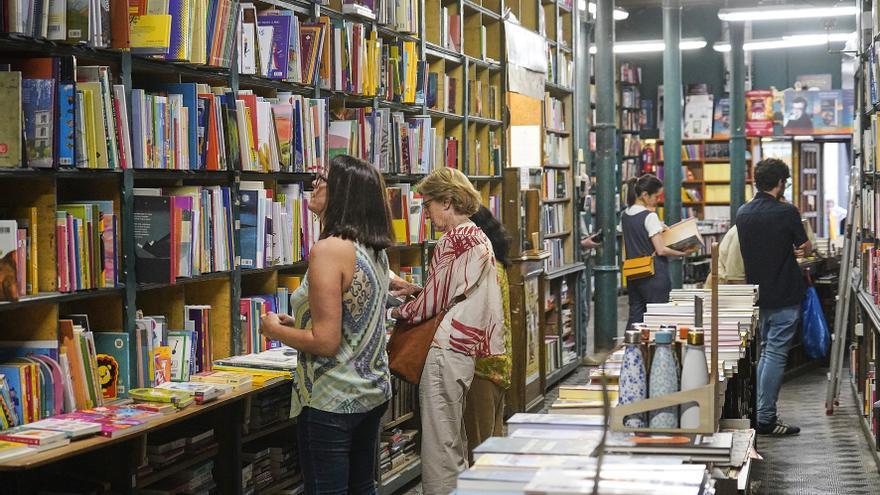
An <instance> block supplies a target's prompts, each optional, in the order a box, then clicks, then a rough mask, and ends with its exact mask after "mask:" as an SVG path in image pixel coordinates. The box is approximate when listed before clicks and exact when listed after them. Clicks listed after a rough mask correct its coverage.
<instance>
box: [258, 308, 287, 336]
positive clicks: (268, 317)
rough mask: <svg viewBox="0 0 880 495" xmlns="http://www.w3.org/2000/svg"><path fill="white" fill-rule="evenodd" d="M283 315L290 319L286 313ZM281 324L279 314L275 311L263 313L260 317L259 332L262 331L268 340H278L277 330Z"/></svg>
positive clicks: (278, 333) (279, 333) (278, 332)
mask: <svg viewBox="0 0 880 495" xmlns="http://www.w3.org/2000/svg"><path fill="white" fill-rule="evenodd" d="M283 316H284V317H287V319H289V320H292V318H290V317H289V316H287V315H283ZM282 325H283V323H282V317H281V316H279V315H278V314H276V313H266V314H265V315H263V317H262V318H260V333H262V334H263V336H264V337H266V338H267V339H269V340H280V337H281V332H280V331H279V330H281V328H280V327H281V326H282Z"/></svg>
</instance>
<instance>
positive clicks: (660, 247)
mask: <svg viewBox="0 0 880 495" xmlns="http://www.w3.org/2000/svg"><path fill="white" fill-rule="evenodd" d="M651 244H653V245H654V251H655V252H656V253H657V256H687V255H688V253H686V252H684V251H678V250H675V249H669V248H668V247H666V246H665V245H664V244H663V239H662V238H661V237H660V234H654V235H653V236H651Z"/></svg>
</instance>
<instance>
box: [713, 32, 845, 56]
mask: <svg viewBox="0 0 880 495" xmlns="http://www.w3.org/2000/svg"><path fill="white" fill-rule="evenodd" d="M854 36H856V33H812V34H794V35H791V36H783V37H782V38H773V39H764V40H751V41H747V42H745V43H743V50H744V51H747V52H750V51H754V50H777V49H782V48H801V47H806V46H820V45H824V44H826V43H832V42H845V41H849V40H850V39H851V38H852V37H854ZM712 48H713V49H715V51H716V52H729V51H730V43H716V44H715V45H714V46H713V47H712Z"/></svg>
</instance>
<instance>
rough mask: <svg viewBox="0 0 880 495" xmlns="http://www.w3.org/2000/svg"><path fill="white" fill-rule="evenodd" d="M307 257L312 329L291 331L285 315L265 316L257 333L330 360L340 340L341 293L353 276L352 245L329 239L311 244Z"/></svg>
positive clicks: (289, 321)
mask: <svg viewBox="0 0 880 495" xmlns="http://www.w3.org/2000/svg"><path fill="white" fill-rule="evenodd" d="M309 257H310V259H309V275H308V276H309V311H310V312H311V314H312V328H310V329H301V328H294V327H293V319H292V318H290V317H289V316H287V315H282V316H279V315H277V314H275V313H269V314H268V315H266V316H264V317H263V318H262V319H261V328H260V330H261V332H262V333H263V335H265V336H266V337H268V338H270V339H274V340H280V341H281V342H283V343H284V344H286V345H289V346H290V347H293V348H294V349H296V350H298V351H301V352H305V353H308V354H313V355H316V356H322V357H332V356H335V355H336V353H337V352H339V344H340V342H341V341H342V294H343V292H344V291H345V290H347V289H348V287H350V286H351V280H352V278H353V277H354V264H355V255H354V245H353V244H352V243H351V242H350V241H345V240H342V239H339V238H335V237H330V238H327V239H323V240H321V241H319V242H318V243H317V244H315V246H314V247H313V248H312V250H311V252H310V253H309Z"/></svg>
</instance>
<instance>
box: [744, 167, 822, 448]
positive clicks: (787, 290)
mask: <svg viewBox="0 0 880 495" xmlns="http://www.w3.org/2000/svg"><path fill="white" fill-rule="evenodd" d="M789 177H791V174H790V172H789V171H788V166H787V165H786V164H785V163H784V162H783V161H782V160H778V159H776V158H767V159H765V160H761V162H759V163H758V165H757V166H756V167H755V186H756V187H757V188H758V193H757V194H756V195H755V197H754V199H752V200H751V201H749V202H748V203H746V204H744V205H742V206H741V207H740V208H739V211H738V212H737V214H736V228H737V231H738V232H739V235H738V237H739V244H740V250H741V251H742V257H743V264H744V265H745V269H746V281H747V282H748V283H750V284H756V285H758V307H759V308H760V319H759V322H758V324H759V326H760V327H761V357H760V360H759V361H758V428H757V431H758V433H762V434H765V435H766V434H772V435H793V434H796V433H799V432H800V428H798V427H797V426H792V425H788V424H785V423H783V422H782V421H780V420H779V418H778V417H777V414H776V400H777V398H778V397H779V389H780V387H781V386H782V374H783V372H784V371H785V362H786V360H787V358H788V349H789V346H790V345H791V341H792V339H793V338H794V334H795V331H796V330H797V326H798V320H799V319H800V316H801V303H802V302H803V300H804V296H805V295H806V290H807V285H806V282H805V281H804V277H803V275H802V274H801V271H800V268H799V267H798V263H797V259H796V257H797V256H803V255H804V254H806V253H808V252H810V251H811V250H812V246H811V245H810V241H809V240H808V239H807V233H806V231H805V230H804V226H803V224H802V223H801V217H800V214H799V213H798V211H797V208H795V207H794V206H793V205H791V204H788V203H784V202H782V201H780V200H781V198H782V195H783V193H784V191H785V186H786V184H787V183H788V179H789Z"/></svg>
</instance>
